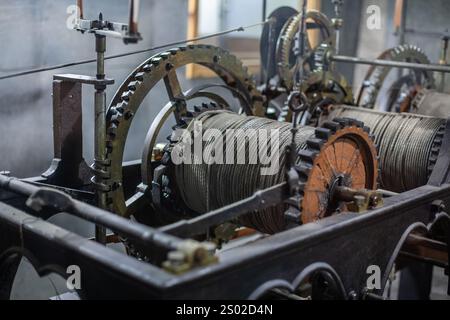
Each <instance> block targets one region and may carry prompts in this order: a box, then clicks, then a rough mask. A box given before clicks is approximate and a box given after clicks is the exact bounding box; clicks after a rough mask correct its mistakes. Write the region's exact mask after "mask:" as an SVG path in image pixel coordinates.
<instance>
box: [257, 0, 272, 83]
mask: <svg viewBox="0 0 450 320" xmlns="http://www.w3.org/2000/svg"><path fill="white" fill-rule="evenodd" d="M266 16H267V0H263V3H262V21H266ZM269 41H270V34H269ZM260 64H261V66H260V71H259V73H260V76H259V83H260V84H263V83H266V81H265V77H267V76H265V74H264V66H263V63H262V59H261V62H260Z"/></svg>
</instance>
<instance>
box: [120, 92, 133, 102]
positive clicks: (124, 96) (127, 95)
mask: <svg viewBox="0 0 450 320" xmlns="http://www.w3.org/2000/svg"><path fill="white" fill-rule="evenodd" d="M132 95H133V92H132V91H126V92H124V93H123V94H122V97H121V98H122V100H123V101H130V97H131V96H132Z"/></svg>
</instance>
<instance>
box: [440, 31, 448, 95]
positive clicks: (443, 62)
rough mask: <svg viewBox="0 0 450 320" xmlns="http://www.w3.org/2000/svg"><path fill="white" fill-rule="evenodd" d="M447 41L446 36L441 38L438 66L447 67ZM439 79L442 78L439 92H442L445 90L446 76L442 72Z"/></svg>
mask: <svg viewBox="0 0 450 320" xmlns="http://www.w3.org/2000/svg"><path fill="white" fill-rule="evenodd" d="M448 41H449V37H448V36H444V37H442V42H441V43H442V45H441V58H440V59H439V64H440V65H447V53H448ZM441 77H442V78H441V83H440V91H441V92H443V91H444V89H445V80H446V79H445V78H446V74H445V73H444V72H443V73H442V74H441Z"/></svg>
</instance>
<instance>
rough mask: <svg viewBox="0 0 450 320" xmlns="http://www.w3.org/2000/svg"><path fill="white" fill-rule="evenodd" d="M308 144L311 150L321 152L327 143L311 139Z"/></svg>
mask: <svg viewBox="0 0 450 320" xmlns="http://www.w3.org/2000/svg"><path fill="white" fill-rule="evenodd" d="M306 144H307V146H308V147H310V148H311V149H315V150H317V151H320V149H322V147H323V145H324V144H325V141H324V140H323V139H319V138H311V139H308V140H307V141H306Z"/></svg>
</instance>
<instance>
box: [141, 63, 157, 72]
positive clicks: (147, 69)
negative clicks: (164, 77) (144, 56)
mask: <svg viewBox="0 0 450 320" xmlns="http://www.w3.org/2000/svg"><path fill="white" fill-rule="evenodd" d="M153 68H154V67H153V65H151V64H146V65H144V66H143V67H142V70H144V71H145V72H151V71H152V70H153Z"/></svg>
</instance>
